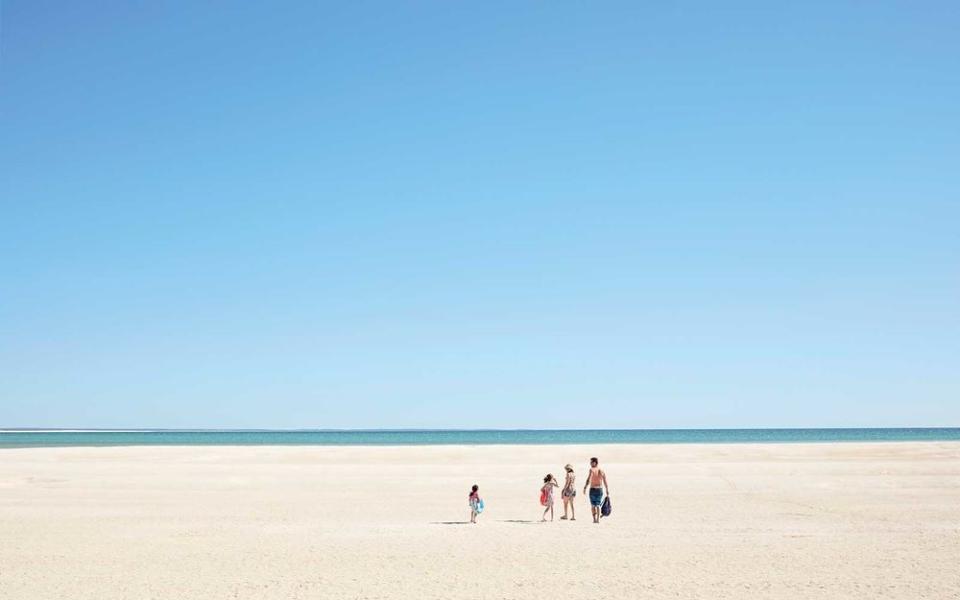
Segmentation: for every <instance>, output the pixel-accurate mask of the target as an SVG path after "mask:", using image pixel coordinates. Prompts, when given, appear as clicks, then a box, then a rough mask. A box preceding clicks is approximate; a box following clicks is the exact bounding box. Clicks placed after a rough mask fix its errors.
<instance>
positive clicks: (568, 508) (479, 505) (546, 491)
mask: <svg viewBox="0 0 960 600" xmlns="http://www.w3.org/2000/svg"><path fill="white" fill-rule="evenodd" d="M563 469H564V471H566V478H565V479H564V482H563V489H562V490H561V491H560V497H561V498H562V499H563V516H562V517H560V520H561V521H566V520H570V521H576V520H577V518H576V510H575V507H574V498H576V497H577V488H576V475H575V474H574V472H573V466H572V465H569V464H568V465H566V466H564V467H563ZM558 488H560V484H559V483H557V479H556V478H555V477H554V476H553V474H552V473H548V474H547V476H546V477H544V478H543V486H542V487H541V488H540V504H541V505H542V506H543V507H544V509H543V517H542V518H541V519H540V521H541V522H543V521H546V520H547V513H550V520H551V521H553V504H554V490H556V489H558ZM588 489H589V490H590V494H589V498H590V511H591V513H592V515H593V522H594V523H599V522H600V517H601V516H608V515H609V514H610V486H609V485H608V484H607V474H606V473H605V472H604V471H603V469H601V468H600V461H599V459H597V458H596V457H593V458H591V459H590V472H589V473H588V474H587V480H586V482H585V483H584V485H583V493H584V494H586V493H587V490H588ZM468 501H469V504H470V522H471V523H476V522H477V516H478V515H479V514H480V513H481V512H483V499H482V498H481V497H480V487H479V486H477V485H474V486H473V488H471V490H470V496H469V500H468Z"/></svg>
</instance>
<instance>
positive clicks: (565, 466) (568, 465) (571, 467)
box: [563, 463, 573, 471]
mask: <svg viewBox="0 0 960 600" xmlns="http://www.w3.org/2000/svg"><path fill="white" fill-rule="evenodd" d="M563 469H564V470H565V471H572V470H573V465H571V464H570V463H567V464H566V465H564V467H563Z"/></svg>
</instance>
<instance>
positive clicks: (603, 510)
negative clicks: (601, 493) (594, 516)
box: [600, 496, 612, 517]
mask: <svg viewBox="0 0 960 600" xmlns="http://www.w3.org/2000/svg"><path fill="white" fill-rule="evenodd" d="M611 510H612V509H611V508H610V496H607V497H606V498H604V499H603V504H601V505H600V516H601V517H609V516H610V511H611Z"/></svg>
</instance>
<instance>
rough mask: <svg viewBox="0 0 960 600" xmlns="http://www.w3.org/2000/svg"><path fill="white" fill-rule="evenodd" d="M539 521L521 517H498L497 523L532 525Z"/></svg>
mask: <svg viewBox="0 0 960 600" xmlns="http://www.w3.org/2000/svg"><path fill="white" fill-rule="evenodd" d="M539 522H540V521H524V520H522V519H500V520H499V521H497V523H522V524H524V525H532V524H536V523H539Z"/></svg>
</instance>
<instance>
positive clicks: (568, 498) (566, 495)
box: [560, 464, 577, 521]
mask: <svg viewBox="0 0 960 600" xmlns="http://www.w3.org/2000/svg"><path fill="white" fill-rule="evenodd" d="M563 469H564V470H565V471H566V472H567V479H566V481H564V482H563V491H561V492H560V497H561V498H563V516H562V517H560V520H561V521H566V520H567V509H569V510H570V519H569V520H571V521H576V520H577V517H576V512H575V511H574V508H573V499H574V498H576V497H577V488H575V487H574V485H575V481H576V478H577V477H576V475H574V474H573V466H572V465H570V464H567V465H566V466H565V467H563Z"/></svg>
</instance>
